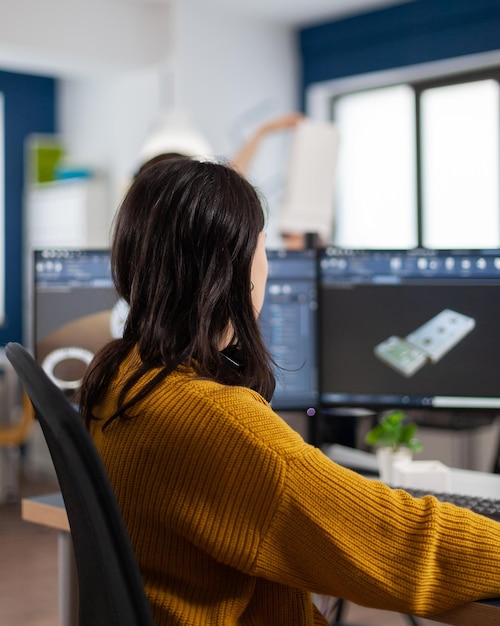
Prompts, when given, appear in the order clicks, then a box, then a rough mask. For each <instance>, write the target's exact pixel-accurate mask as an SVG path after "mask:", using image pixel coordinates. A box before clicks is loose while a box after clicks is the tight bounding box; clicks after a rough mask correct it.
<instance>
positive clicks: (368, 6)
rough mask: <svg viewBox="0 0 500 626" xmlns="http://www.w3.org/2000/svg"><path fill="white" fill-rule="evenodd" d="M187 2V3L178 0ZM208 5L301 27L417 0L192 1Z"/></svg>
mask: <svg viewBox="0 0 500 626" xmlns="http://www.w3.org/2000/svg"><path fill="white" fill-rule="evenodd" d="M123 1H126V2H130V1H133V2H139V3H152V4H155V3H156V4H158V3H159V4H163V3H166V4H169V3H171V2H172V0H123ZM178 1H180V2H186V1H187V0H178ZM192 1H194V2H200V3H201V4H203V5H205V6H210V5H213V6H214V7H219V8H223V9H225V10H227V11H231V12H233V13H239V14H246V15H248V16H251V17H258V18H262V19H266V20H272V21H275V22H281V23H283V24H289V25H293V26H301V25H306V24H312V23H314V22H319V21H323V20H330V19H338V18H343V17H347V16H350V15H355V14H358V13H364V12H367V11H372V10H376V9H379V8H383V7H386V6H390V5H394V4H402V3H403V2H412V1H414V0H192Z"/></svg>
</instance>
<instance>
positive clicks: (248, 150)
mask: <svg viewBox="0 0 500 626" xmlns="http://www.w3.org/2000/svg"><path fill="white" fill-rule="evenodd" d="M303 118H304V116H303V115H302V114H300V113H287V114H286V115H282V116H280V117H277V118H274V119H272V120H269V121H267V122H265V123H264V124H262V125H261V126H259V127H258V128H257V130H255V131H254V133H253V134H252V135H251V137H250V139H249V140H248V141H247V142H245V144H244V145H243V146H242V147H241V148H240V150H239V151H238V153H237V154H236V155H235V157H234V158H233V159H232V166H233V167H234V169H236V170H238V172H239V173H240V174H242V175H245V174H247V173H248V170H249V169H250V166H251V163H252V161H253V159H254V157H255V153H256V152H257V149H258V147H259V146H260V144H261V143H262V140H263V139H264V138H265V137H266V136H267V135H269V134H270V133H274V132H277V131H280V130H287V129H290V128H293V127H294V126H296V125H297V124H298V123H299V122H300V121H301V120H302V119H303Z"/></svg>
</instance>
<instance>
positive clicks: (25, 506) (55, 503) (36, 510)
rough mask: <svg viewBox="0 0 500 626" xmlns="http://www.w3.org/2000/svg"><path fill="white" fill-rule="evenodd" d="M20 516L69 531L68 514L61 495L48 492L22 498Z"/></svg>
mask: <svg viewBox="0 0 500 626" xmlns="http://www.w3.org/2000/svg"><path fill="white" fill-rule="evenodd" d="M21 517H22V518H23V520H25V521H26V522H33V523H35V524H42V525H43V526H49V527H50V528H57V530H65V531H67V532H69V522H68V516H67V515H66V508H65V506H64V500H63V497H62V495H61V494H60V493H59V492H57V493H49V494H47V495H43V496H36V497H33V498H23V499H22V502H21Z"/></svg>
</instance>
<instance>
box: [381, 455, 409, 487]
mask: <svg viewBox="0 0 500 626" xmlns="http://www.w3.org/2000/svg"><path fill="white" fill-rule="evenodd" d="M376 454H377V462H378V471H379V474H380V480H381V481H382V482H384V483H387V484H388V485H391V486H392V485H394V475H393V465H394V463H401V462H403V463H405V462H406V463H409V462H410V461H411V460H412V456H413V455H412V451H411V450H409V449H408V448H400V449H399V450H397V451H394V450H393V449H392V448H378V449H377V451H376Z"/></svg>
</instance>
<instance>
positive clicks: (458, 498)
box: [404, 488, 500, 522]
mask: <svg viewBox="0 0 500 626" xmlns="http://www.w3.org/2000/svg"><path fill="white" fill-rule="evenodd" d="M404 490H405V491H407V492H408V493H409V494H410V495H412V496H414V497H415V498H421V497H422V496H428V495H431V496H434V497H435V498H437V499H438V500H440V501H441V502H451V504H456V505H457V506H461V507H462V508H464V509H470V510H471V511H474V513H479V514H480V515H484V516H485V517H489V518H490V519H493V520H495V521H497V522H500V499H499V500H497V499H491V498H483V497H480V496H465V495H460V494H456V493H434V492H430V491H426V490H425V489H413V488H404Z"/></svg>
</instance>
